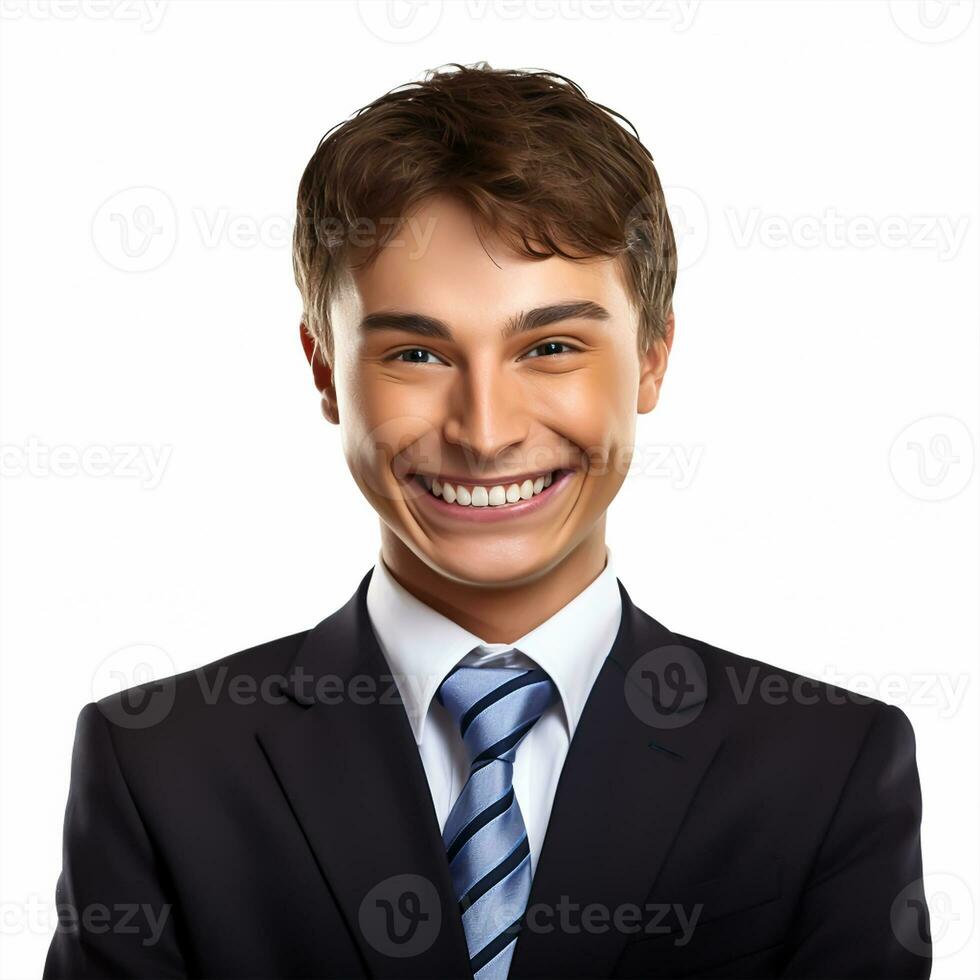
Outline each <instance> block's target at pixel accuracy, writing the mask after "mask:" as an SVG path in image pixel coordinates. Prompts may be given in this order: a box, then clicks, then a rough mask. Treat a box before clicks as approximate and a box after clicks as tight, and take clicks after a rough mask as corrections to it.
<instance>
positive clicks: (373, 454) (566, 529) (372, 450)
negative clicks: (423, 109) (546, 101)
mask: <svg viewBox="0 0 980 980" xmlns="http://www.w3.org/2000/svg"><path fill="white" fill-rule="evenodd" d="M570 206H573V204H572V203H571V202H570ZM410 218H411V220H410V222H409V223H408V224H407V225H406V226H405V227H403V228H402V230H401V231H400V232H399V234H398V235H397V236H396V237H395V238H394V239H393V240H392V241H391V242H390V243H389V245H388V246H387V247H386V248H384V249H382V251H381V253H380V255H379V256H378V257H377V258H376V260H375V261H374V263H373V264H372V265H370V267H367V268H364V269H361V270H359V271H356V272H355V273H354V274H353V281H352V282H351V284H350V286H349V287H348V288H347V289H346V290H345V292H344V294H343V296H342V297H341V299H340V300H339V301H338V302H337V303H336V304H335V305H334V307H333V310H332V317H331V322H332V328H333V334H334V364H333V365H332V370H326V369H321V370H320V371H319V372H318V374H317V384H318V386H319V387H320V388H321V390H325V398H324V411H325V414H326V415H327V417H328V418H329V419H330V420H331V421H334V422H338V423H339V424H340V426H341V433H342V441H343V447H344V454H345V456H346V459H347V463H348V465H349V467H350V470H351V473H352V474H353V476H354V479H355V481H356V482H357V485H358V486H359V487H360V489H361V492H362V493H363V494H364V495H365V497H367V499H368V501H369V502H370V504H371V505H372V507H374V509H375V510H376V511H377V512H378V514H379V515H380V517H381V519H382V521H383V522H384V523H385V524H386V525H387V527H388V528H389V529H390V531H391V532H392V533H393V534H394V535H396V536H397V538H398V539H399V540H400V542H401V543H402V544H403V545H404V546H405V547H406V548H408V549H409V550H410V551H411V552H413V553H414V555H415V556H416V557H417V558H418V559H419V560H421V561H422V562H424V563H425V564H427V565H428V566H429V567H430V568H432V569H434V570H435V571H436V572H438V573H439V574H441V575H442V576H445V577H449V578H451V579H455V580H457V581H459V582H466V583H473V584H480V583H482V584H487V585H490V584H502V583H518V582H521V581H523V580H532V579H534V578H536V577H537V576H539V575H541V574H544V573H546V572H547V571H549V570H550V569H551V568H553V567H554V566H555V565H556V564H557V563H559V562H560V561H562V560H563V559H564V558H565V557H567V556H568V555H569V554H571V553H572V551H574V550H575V549H576V548H578V547H579V546H581V545H583V543H584V542H586V540H587V539H589V538H590V536H594V535H596V534H600V535H601V534H602V533H603V530H604V524H603V517H604V513H605V511H606V508H607V507H608V506H609V503H610V502H611V501H612V499H613V498H614V497H615V496H616V493H617V492H618V490H619V488H620V486H621V485H622V483H623V480H624V478H625V476H626V472H627V469H628V466H629V461H630V457H631V455H632V446H633V437H634V430H635V421H636V414H637V412H648V411H650V410H651V409H652V408H653V407H654V405H655V404H656V402H657V396H658V393H659V387H660V382H661V379H662V377H663V373H664V371H665V369H666V363H667V354H668V351H669V342H668V343H666V344H665V343H663V342H659V343H657V344H654V345H653V347H652V348H651V350H650V352H649V353H648V354H646V355H645V356H643V357H640V355H639V354H638V352H637V336H636V317H635V314H634V313H633V311H632V310H631V309H630V307H629V306H628V300H627V294H626V292H625V290H624V288H623V285H622V284H621V282H620V279H619V276H618V274H617V271H616V268H615V265H614V262H613V260H610V259H605V258H598V259H590V260H588V261H572V260H569V259H564V258H561V257H559V256H555V257H551V258H548V259H545V260H534V259H529V258H526V257H524V256H522V255H519V254H517V253H515V252H512V251H509V250H507V249H506V248H505V246H504V245H503V244H502V243H500V242H499V241H497V240H494V239H487V238H486V236H485V235H484V242H483V244H481V241H480V238H479V237H478V233H477V229H476V228H475V226H474V225H473V223H472V219H471V217H470V215H469V212H468V211H467V210H466V209H465V207H464V206H463V205H461V204H460V203H458V202H456V201H454V200H453V199H450V198H443V197H439V198H431V199H429V200H428V201H426V202H424V203H423V204H422V205H421V206H420V207H419V208H418V209H417V210H416V211H415V212H414V213H413V214H412V215H411V216H410ZM484 246H485V247H484ZM488 251H489V252H490V254H489V255H488V254H487V253H488ZM491 256H492V257H491ZM566 304H581V308H580V309H581V313H582V315H576V316H574V317H559V318H558V319H555V320H552V322H548V323H540V322H539V323H538V324H537V325H533V324H532V328H531V329H525V330H521V331H519V332H511V333H505V332H504V331H505V328H506V327H507V326H508V325H510V324H512V323H513V322H514V321H516V320H517V319H518V318H519V317H520V316H521V314H530V313H531V312H532V311H535V310H540V309H543V308H549V307H555V306H560V305H566ZM588 304H593V305H588ZM603 311H604V313H603ZM383 313H384V314H388V313H397V314H413V315H415V317H416V319H415V321H404V322H402V323H401V324H399V323H398V322H395V321H385V320H383V319H382V318H381V317H380V314H383ZM420 318H428V319H427V320H425V321H423V322H422V329H424V330H426V331H427V332H425V333H420V332H417V330H413V329H412V325H413V322H414V323H415V325H416V328H418V324H419V322H420ZM431 321H439V322H440V324H441V326H439V325H436V324H433V323H432V322H431ZM669 328H670V333H671V335H672V328H673V322H672V320H671V323H670V324H669ZM304 344H305V346H306V349H307V356H308V357H309V356H310V354H311V345H310V343H309V341H308V339H307V340H305V341H304ZM554 471H562V472H559V473H555V472H554ZM552 474H554V475H552ZM433 479H436V480H439V481H440V483H441V484H442V486H443V489H442V496H441V497H438V498H437V497H436V495H435V493H434V492H433V489H430V488H429V486H427V484H426V482H425V481H426V480H428V481H429V483H430V484H431V481H432V480H433ZM548 480H550V485H549V486H548V487H547V488H543V490H542V492H541V493H540V494H538V493H536V492H535V491H536V490H537V489H538V488H539V487H542V482H547V481H548ZM446 483H448V484H449V485H450V486H451V487H452V488H453V489H452V490H451V491H448V493H447V491H446V489H445V484H446ZM460 486H462V487H463V488H464V489H463V491H462V492H460V490H459V487H460ZM478 486H479V488H478ZM494 486H500V487H503V491H501V490H496V491H494V490H493V489H492V487H494ZM514 486H516V488H517V489H516V490H513V489H512V490H510V493H509V495H508V492H507V491H508V488H511V487H514ZM529 493H530V494H531V496H528V494H529ZM517 495H519V496H520V499H519V500H517V501H510V500H509V499H508V496H509V497H510V498H513V497H514V496H517ZM447 496H448V497H450V498H452V497H453V496H455V498H456V499H455V500H453V501H450V500H447V499H446V498H447ZM501 496H503V499H504V500H505V501H507V502H504V503H499V504H498V503H497V501H499V500H500V499H501ZM467 499H469V504H468V505H466V506H464V505H463V504H462V503H461V501H466V500H467ZM481 504H485V505H483V506H480V505H481Z"/></svg>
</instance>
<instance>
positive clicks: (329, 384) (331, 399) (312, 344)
mask: <svg viewBox="0 0 980 980" xmlns="http://www.w3.org/2000/svg"><path fill="white" fill-rule="evenodd" d="M299 335H300V340H301V341H302V343H303V353H304V354H306V359H307V361H309V363H310V367H311V368H312V369H313V383H314V384H315V385H316V390H317V391H319V392H320V410H321V411H322V412H323V417H324V418H325V419H326V420H327V421H328V422H333V424H334V425H338V424H339V423H340V415H339V413H338V411H337V391H336V389H335V388H334V383H333V368H332V367H331V366H330V364H329V363H328V362H327V360H326V358H325V357H324V356H323V352H322V351H321V350H320V345H319V344H318V343H317V341H316V338H315V337H314V336H313V334H312V333H310V331H309V328H308V327H307V326H306V323H305V322H300V325H299Z"/></svg>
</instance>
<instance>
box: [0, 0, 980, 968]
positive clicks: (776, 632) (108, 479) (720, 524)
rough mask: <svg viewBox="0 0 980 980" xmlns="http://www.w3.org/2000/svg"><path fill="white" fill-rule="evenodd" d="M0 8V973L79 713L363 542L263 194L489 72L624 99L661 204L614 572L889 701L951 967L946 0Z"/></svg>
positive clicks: (256, 615) (271, 612)
mask: <svg viewBox="0 0 980 980" xmlns="http://www.w3.org/2000/svg"><path fill="white" fill-rule="evenodd" d="M0 11H2V16H0V31H2V51H0V55H2V134H0V135H2V156H0V214H2V223H0V255H2V262H3V297H2V307H0V319H2V356H3V360H2V378H0V381H2V433H0V442H2V448H3V511H2V528H0V531H2V543H3V548H2V569H0V570H2V587H3V593H2V597H3V621H2V651H3V659H2V672H0V691H2V694H0V698H2V701H0V708H2V743H0V745H2V749H0V773H2V781H3V782H2V792H0V797H2V800H3V809H2V824H0V874H2V885H0V906H2V931H3V934H4V935H3V950H2V955H3V961H2V963H0V974H2V976H3V977H5V978H13V977H23V978H27V977H36V976H38V975H40V971H41V967H42V963H43V958H44V954H45V952H46V949H47V945H48V941H49V936H50V931H51V928H53V924H54V918H53V903H54V887H55V881H56V879H57V875H58V871H59V868H60V857H61V854H60V849H61V826H62V818H63V813H64V805H65V800H66V795H67V790H68V767H69V761H70V751H71V745H72V737H73V733H74V726H75V719H76V716H77V713H78V711H79V709H80V708H81V707H82V705H83V704H85V703H86V702H87V701H89V700H91V699H93V698H98V697H101V696H102V695H104V694H107V693H109V692H110V691H112V690H115V689H118V688H120V687H122V686H129V684H131V683H135V682H137V681H139V680H142V679H146V678H147V677H148V676H150V675H151V674H152V673H156V674H158V675H164V674H169V673H173V672H174V671H178V670H187V669H190V668H193V667H196V666H199V665H201V664H204V663H208V662H210V661H212V660H215V659H217V658H219V657H221V656H224V655H225V654H228V653H231V652H234V651H235V650H239V649H243V648H245V647H249V646H253V645H255V644H257V643H260V642H262V641H265V640H268V639H272V638H274V637H277V636H282V635H285V634H288V633H292V632H295V631H298V630H302V629H306V628H308V627H310V626H312V625H314V624H315V623H316V622H318V621H319V620H320V619H322V618H323V617H324V616H326V615H327V614H329V613H330V612H332V611H333V610H334V609H335V608H336V607H337V606H339V605H340V604H341V603H342V602H344V601H345V600H346V599H347V598H348V597H349V595H350V594H351V593H352V592H353V590H354V588H355V587H356V585H357V583H358V582H359V581H360V579H361V577H362V576H363V574H364V573H365V572H366V571H367V569H368V568H369V567H370V566H371V564H372V563H373V562H374V560H375V557H376V554H377V548H378V534H377V518H376V516H375V515H374V512H373V511H372V510H371V509H370V508H369V506H368V505H367V504H366V502H365V501H364V500H363V498H362V497H361V496H360V495H359V493H358V491H357V489H356V487H355V485H354V483H353V481H352V480H351V478H350V476H349V473H348V472H347V470H346V467H345V464H344V461H343V457H342V454H341V451H340V445H339V430H338V429H337V428H335V427H333V426H330V425H329V424H328V423H326V422H325V421H323V420H322V418H321V416H320V414H319V405H318V397H317V394H316V392H315V390H314V387H313V384H312V380H311V378H310V376H309V370H308V366H307V364H306V362H305V360H304V357H303V354H302V352H301V348H300V344H299V340H298V328H297V324H298V316H299V312H300V301H299V295H298V293H297V292H296V289H295V286H294V284H293V281H292V272H291V265H290V251H289V236H290V229H291V224H292V209H293V206H294V202H295V193H296V185H297V183H298V180H299V177H300V173H301V172H302V169H303V167H304V166H305V164H306V162H307V160H308V159H309V157H310V155H311V154H312V152H313V150H314V149H315V147H316V144H317V142H318V140H319V138H320V137H321V135H322V134H323V133H325V132H326V131H327V130H328V129H329V128H330V127H332V126H333V125H334V124H336V123H337V122H339V121H341V120H342V119H343V118H345V117H346V116H347V115H348V114H350V113H351V112H353V111H354V110H355V109H357V108H359V107H360V106H362V105H364V104H366V103H367V102H369V101H371V100H372V99H374V98H375V97H377V96H378V95H380V94H382V93H383V92H385V91H387V90H388V89H391V88H393V87H395V86H398V85H401V84H403V83H406V82H409V81H412V80H415V79H418V78H420V77H421V75H422V73H423V72H424V71H425V70H426V69H428V68H434V67H436V66H438V65H441V64H445V63H447V62H453V61H457V62H463V63H472V62H475V61H479V60H484V59H485V60H487V61H489V62H490V64H491V65H492V66H493V67H495V68H506V67H510V68H546V69H550V70H553V71H557V72H560V73H562V74H564V75H567V76H569V77H570V78H572V79H574V80H575V81H577V82H578V83H579V84H580V85H582V86H583V87H584V88H585V90H586V93H587V94H588V95H589V96H590V97H591V98H592V99H594V100H596V101H598V102H600V103H603V104H605V105H607V106H610V107H612V108H614V109H617V110H618V111H619V112H621V113H623V114H624V115H625V116H627V117H628V118H629V119H630V120H632V122H633V123H634V124H635V125H636V127H637V129H638V130H639V133H640V136H641V138H642V139H643V141H644V142H645V143H646V145H647V146H648V147H649V148H650V149H651V151H652V153H653V155H654V159H655V162H656V165H657V167H658V170H659V173H660V176H661V179H662V181H663V183H664V185H665V187H666V188H667V194H668V200H669V203H670V206H671V214H672V219H673V222H674V226H675V231H676V233H677V236H678V239H679V241H680V248H681V271H680V276H679V282H678V288H677V293H676V299H675V310H676V314H677V334H676V342H675V345H674V350H673V354H672V357H671V361H670V367H669V370H668V374H667V379H666V383H665V387H664V392H663V397H662V401H661V404H660V405H659V407H658V408H657V409H656V411H654V412H653V413H651V414H650V415H647V416H642V417H641V418H640V419H639V422H638V431H637V460H636V461H635V464H634V470H633V472H631V474H630V476H629V477H628V478H627V481H626V484H625V485H624V487H623V489H622V491H621V493H620V496H619V498H618V499H617V501H616V502H615V504H614V505H613V507H612V509H611V511H610V517H609V544H610V548H611V550H612V554H613V556H614V560H615V563H616V568H617V572H618V575H619V577H620V579H621V580H622V581H623V583H624V585H625V586H626V587H627V589H628V590H629V592H630V595H631V597H632V598H633V600H634V601H635V602H637V603H638V604H639V605H640V606H641V607H642V608H644V609H645V610H646V611H647V612H649V613H650V614H651V615H653V616H654V617H656V618H657V619H659V620H660V621H661V622H663V623H664V624H665V625H667V626H668V627H670V628H671V629H673V630H675V631H677V632H680V633H685V634H687V635H693V636H696V637H699V638H701V639H703V640H706V641H708V642H710V643H713V644H716V645H718V646H722V647H725V648H726V649H729V650H733V651H735V652H737V653H741V654H744V655H746V656H750V657H755V658H758V659H761V660H764V661H767V662H772V663H775V664H778V665H780V666H783V667H787V668H790V669H792V670H795V671H798V672H800V673H803V674H805V675H808V676H811V677H816V678H819V679H824V680H831V681H834V682H835V683H839V684H842V685H843V686H845V687H848V688H851V689H853V690H860V691H862V692H864V693H870V694H872V695H873V696H875V697H879V698H881V699H882V700H885V701H888V702H890V703H892V704H897V705H899V706H900V707H901V708H902V709H903V710H904V711H905V712H906V713H907V714H908V715H909V717H910V718H911V720H912V723H913V725H914V727H915V732H916V737H917V751H918V761H919V767H920V775H921V780H922V790H923V796H924V816H923V857H924V863H925V870H926V873H927V884H926V887H927V893H928V895H929V900H930V906H931V909H932V917H933V931H934V938H935V941H936V949H935V952H936V959H935V966H934V971H933V976H934V977H939V978H952V977H963V978H966V977H971V978H975V977H976V976H977V975H978V956H977V948H978V945H977V937H976V936H975V935H973V932H974V923H975V912H974V902H975V901H976V899H977V887H978V860H980V857H978V832H977V827H978V826H980V814H978V805H977V804H978V793H977V789H978V781H977V773H978V771H980V765H978V763H980V760H978V738H977V734H978V701H977V656H978V650H980V643H978V639H980V638H978V615H977V596H978V585H980V583H978V527H977V517H978V508H977V483H978V479H977V475H976V473H975V471H974V455H975V450H976V440H977V431H978V424H977V420H978V411H977V409H978V405H977V387H978V386H977V367H978V323H980V318H978V290H977V269H978V233H977V217H978V181H977V174H978V172H980V154H978V124H977V120H978V111H980V107H978V104H977V103H978V93H980V87H978V58H977V50H978V36H980V12H978V11H976V10H975V9H974V5H973V4H972V3H971V2H963V3H958V4H957V3H948V4H947V3H939V2H933V0H928V2H926V3H924V4H919V3H904V2H903V3H888V2H886V0H871V2H849V3H840V2H823V3H809V2H801V0H795V2H785V3H768V2H759V3H742V2H732V0H725V2H714V0H712V2H702V3H696V2H694V3H658V2H649V3H647V2H631V3H627V2H623V3H604V2H591V3H588V2H565V3H546V2H538V3H534V2H526V3H525V2H517V3H514V2H499V3H490V2H485V3H475V2H474V3H469V2H459V3H456V2H454V3H447V4H446V5H445V6H444V7H443V6H442V5H440V4H437V3H435V2H429V3H421V4H419V5H418V6H417V8H416V9H415V10H414V11H413V10H411V8H410V5H409V4H406V3H401V2H399V3H396V4H392V5H389V4H386V3H366V4H356V3H345V2H330V3H319V2H314V0H308V2H278V3H266V2H258V0H256V2H201V0H195V2H193V3H192V2H188V0H172V2H169V3H162V4H161V3H139V2H129V3H121V2H116V0H90V2H88V3H86V2H82V3H77V2H65V0H50V2H45V0H31V2H28V0H24V2H18V0H2V6H0ZM389 11H390V12H391V14H392V15H393V16H391V17H389V16H388V13H389ZM405 15H410V16H405ZM399 18H402V19H399ZM132 188H139V189H138V190H135V191H134V190H131V189H132ZM120 216H123V218H125V219H126V220H127V221H128V225H127V227H125V228H124V227H123V226H122V225H121V224H120V223H119V222H120ZM147 218H148V219H149V220H148V221H147V220H146V219H147ZM147 232H149V234H147ZM134 455H135V459H131V458H130V457H133V456H134Z"/></svg>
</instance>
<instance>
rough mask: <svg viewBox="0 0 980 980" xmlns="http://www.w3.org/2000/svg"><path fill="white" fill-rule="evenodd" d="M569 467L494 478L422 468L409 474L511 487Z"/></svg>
mask: <svg viewBox="0 0 980 980" xmlns="http://www.w3.org/2000/svg"><path fill="white" fill-rule="evenodd" d="M566 468H567V467H562V466H553V467H552V468H551V469H548V470H536V471H535V472H534V473H519V474H518V475H516V476H498V477H494V478H493V479H485V478H482V477H471V476H454V475H453V474H451V473H423V472H422V471H421V470H412V471H410V473H409V476H414V475H418V476H424V477H428V479H430V480H438V481H439V482H440V483H456V484H462V485H463V486H464V487H509V486H510V485H511V484H512V483H517V484H521V483H523V482H524V481H525V480H536V479H537V478H538V477H539V476H547V475H548V474H549V473H554V472H555V471H556V470H561V469H566Z"/></svg>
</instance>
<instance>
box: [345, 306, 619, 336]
mask: <svg viewBox="0 0 980 980" xmlns="http://www.w3.org/2000/svg"><path fill="white" fill-rule="evenodd" d="M609 319H611V314H610V313H609V311H608V310H607V309H606V308H605V307H603V306H600V305H599V304H598V303H593V302H591V301H590V300H566V301H563V302H560V303H552V304H549V305H548V306H539V307H537V308H536V309H533V310H524V311H522V312H521V313H517V314H515V315H514V316H512V317H510V318H509V319H508V320H507V322H506V324H504V327H503V329H502V330H501V331H500V336H501V338H502V339H503V340H508V339H509V338H511V337H514V336H517V335H518V334H522V333H527V332H528V331H529V330H536V329H538V328H539V327H547V326H550V325H551V324H552V323H560V322H562V321H563V320H609ZM373 330H404V331H405V332H406V333H413V334H418V335H419V336H420V337H436V338H438V339H440V340H449V341H451V340H452V339H453V334H452V331H451V330H450V329H449V327H448V326H447V325H446V324H445V323H443V321H442V320H437V319H436V318H435V317H431V316H425V315H424V314H422V313H403V312H401V311H399V310H383V311H380V312H378V313H369V314H368V315H367V316H366V317H364V319H363V320H361V331H362V332H363V333H369V332H371V331H373Z"/></svg>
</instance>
